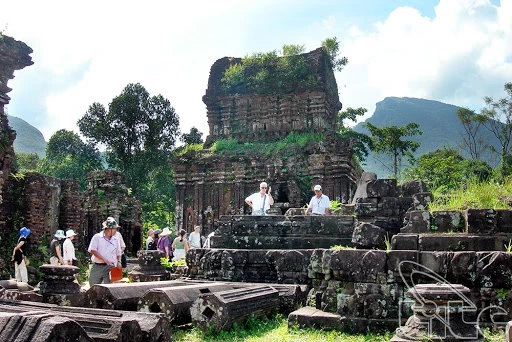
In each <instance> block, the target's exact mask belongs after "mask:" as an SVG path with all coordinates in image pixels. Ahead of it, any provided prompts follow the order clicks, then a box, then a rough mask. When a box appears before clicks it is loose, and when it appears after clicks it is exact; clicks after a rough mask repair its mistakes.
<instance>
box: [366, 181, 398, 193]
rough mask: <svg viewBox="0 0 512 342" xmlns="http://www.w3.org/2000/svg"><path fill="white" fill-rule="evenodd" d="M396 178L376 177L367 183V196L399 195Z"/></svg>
mask: <svg viewBox="0 0 512 342" xmlns="http://www.w3.org/2000/svg"><path fill="white" fill-rule="evenodd" d="M397 195H398V191H397V182H396V179H376V180H372V181H369V182H368V183H367V185H366V197H397Z"/></svg>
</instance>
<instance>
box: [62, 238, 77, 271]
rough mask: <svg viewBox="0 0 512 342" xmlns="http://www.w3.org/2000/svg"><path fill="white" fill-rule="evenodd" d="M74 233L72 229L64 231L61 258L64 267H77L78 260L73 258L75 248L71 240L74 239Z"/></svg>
mask: <svg viewBox="0 0 512 342" xmlns="http://www.w3.org/2000/svg"><path fill="white" fill-rule="evenodd" d="M75 236H76V233H75V232H74V231H73V229H69V230H67V231H66V241H64V246H63V250H64V254H63V256H62V259H63V260H64V265H68V266H70V265H73V266H77V265H78V260H77V259H76V256H75V246H74V245H73V239H74V238H75Z"/></svg>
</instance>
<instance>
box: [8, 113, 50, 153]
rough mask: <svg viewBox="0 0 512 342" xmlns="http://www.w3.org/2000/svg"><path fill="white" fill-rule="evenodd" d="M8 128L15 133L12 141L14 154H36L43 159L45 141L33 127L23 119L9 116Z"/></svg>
mask: <svg viewBox="0 0 512 342" xmlns="http://www.w3.org/2000/svg"><path fill="white" fill-rule="evenodd" d="M7 119H8V120H9V126H11V128H12V129H13V130H15V131H16V139H15V140H14V152H16V153H36V154H37V155H38V156H39V158H42V157H44V155H45V149H46V141H45V140H44V136H43V134H42V133H41V132H40V131H39V130H38V129H37V128H35V127H34V126H32V125H31V124H29V123H28V122H26V121H25V120H23V119H20V118H17V117H15V116H12V115H9V116H8V117H7Z"/></svg>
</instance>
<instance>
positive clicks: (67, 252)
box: [63, 239, 73, 265]
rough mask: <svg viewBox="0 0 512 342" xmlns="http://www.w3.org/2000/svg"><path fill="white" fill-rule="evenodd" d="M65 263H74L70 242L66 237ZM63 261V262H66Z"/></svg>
mask: <svg viewBox="0 0 512 342" xmlns="http://www.w3.org/2000/svg"><path fill="white" fill-rule="evenodd" d="M63 247H64V257H63V259H64V263H65V264H66V265H72V264H73V262H72V261H71V251H70V249H69V242H68V239H66V241H64V246H63ZM64 263H63V264H64Z"/></svg>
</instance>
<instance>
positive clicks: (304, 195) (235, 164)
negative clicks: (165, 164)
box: [174, 139, 358, 234]
mask: <svg viewBox="0 0 512 342" xmlns="http://www.w3.org/2000/svg"><path fill="white" fill-rule="evenodd" d="M174 165H175V166H174V179H175V184H176V222H177V226H178V228H185V229H186V230H187V231H192V227H193V226H194V225H195V224H199V225H202V226H203V234H208V233H210V232H212V231H213V230H214V229H215V228H214V220H217V219H219V217H220V216H222V215H233V214H238V215H240V214H248V213H249V207H248V206H247V205H246V204H245V202H244V200H245V198H246V197H247V196H249V195H251V194H252V193H254V192H258V191H259V183H260V182H262V181H266V182H268V183H269V185H270V186H271V187H272V195H273V198H274V201H275V204H274V206H273V207H274V208H281V209H282V213H284V212H285V211H286V209H287V208H290V207H302V206H304V205H305V204H307V203H309V200H310V199H311V196H313V195H314V194H313V192H312V190H311V189H312V188H313V186H314V185H315V184H322V188H323V192H324V194H326V195H328V196H329V198H331V199H332V200H338V201H340V202H342V201H347V200H348V199H349V198H350V196H351V195H352V194H353V193H354V192H355V188H356V186H355V184H356V179H357V178H358V173H357V169H356V168H355V167H354V164H353V160H352V146H351V144H350V143H349V141H339V140H335V139H333V140H328V141H326V142H321V143H317V144H312V145H311V146H308V147H307V148H305V149H303V150H300V151H298V153H297V154H295V155H286V154H284V153H283V154H276V155H269V156H264V155H254V156H251V157H249V156H240V155H237V156H231V157H225V156H219V155H212V154H211V153H210V152H208V151H200V152H196V153H193V152H191V153H189V154H186V155H183V156H181V157H178V158H176V159H175V160H174Z"/></svg>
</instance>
